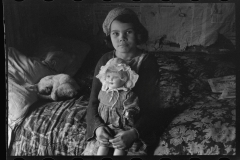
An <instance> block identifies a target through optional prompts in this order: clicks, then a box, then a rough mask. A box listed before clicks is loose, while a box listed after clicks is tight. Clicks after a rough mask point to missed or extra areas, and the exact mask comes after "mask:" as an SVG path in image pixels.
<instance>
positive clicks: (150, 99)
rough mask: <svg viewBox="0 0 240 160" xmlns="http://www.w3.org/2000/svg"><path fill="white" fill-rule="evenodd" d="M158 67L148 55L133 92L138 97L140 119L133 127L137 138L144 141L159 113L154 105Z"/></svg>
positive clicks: (154, 60)
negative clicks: (137, 135)
mask: <svg viewBox="0 0 240 160" xmlns="http://www.w3.org/2000/svg"><path fill="white" fill-rule="evenodd" d="M158 70H159V67H158V64H157V62H156V59H155V58H154V57H153V56H152V55H148V56H147V57H146V59H145V61H143V62H142V66H141V67H140V70H139V81H138V82H137V84H136V86H135V88H134V92H135V93H136V94H137V95H138V98H139V106H140V118H139V119H138V121H137V122H136V124H135V125H134V128H135V129H136V130H137V132H138V134H139V138H141V139H144V137H145V135H147V134H149V133H150V132H149V131H150V130H152V129H153V128H154V124H156V118H157V116H158V115H157V114H158V113H159V111H158V108H159V106H157V104H156V103H155V102H156V101H155V100H156V98H158V97H157V96H158V95H157V94H156V90H157V89H158V80H159V71H158Z"/></svg>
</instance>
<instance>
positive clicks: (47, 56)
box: [7, 38, 90, 146]
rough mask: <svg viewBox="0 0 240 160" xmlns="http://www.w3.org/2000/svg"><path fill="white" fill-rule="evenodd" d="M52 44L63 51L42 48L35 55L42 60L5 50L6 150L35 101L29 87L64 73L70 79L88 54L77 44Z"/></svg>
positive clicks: (88, 48) (66, 42)
mask: <svg viewBox="0 0 240 160" xmlns="http://www.w3.org/2000/svg"><path fill="white" fill-rule="evenodd" d="M51 40H53V39H51V38H50V39H48V45H50V46H51V45H52V44H51ZM55 40H56V41H57V40H59V41H60V42H61V43H62V44H65V49H64V50H63V49H62V48H60V47H63V45H62V46H56V47H53V48H45V50H44V52H41V51H39V52H38V53H39V55H42V57H37V56H35V57H28V56H26V55H24V54H23V53H21V52H19V51H18V50H17V49H15V48H13V47H9V48H8V51H7V56H8V58H7V60H8V146H9V145H10V143H11V137H12V132H13V130H14V129H15V127H16V126H18V125H19V124H20V123H21V122H22V120H23V118H24V117H25V115H26V113H27V112H28V110H29V108H31V107H32V104H33V103H35V102H36V101H37V100H38V97H37V93H36V91H33V90H31V89H30V88H29V86H31V85H34V84H36V83H38V82H39V80H40V79H41V78H43V77H45V76H48V75H55V74H59V73H65V74H68V75H70V76H74V75H75V74H76V72H77V71H78V69H79V68H80V67H81V64H82V62H83V61H84V59H85V57H86V55H87V53H88V52H89V51H90V46H89V45H88V44H86V43H83V42H81V41H76V40H67V39H62V38H61V39H59V38H55ZM66 46H68V47H69V48H66ZM40 53H42V54H40Z"/></svg>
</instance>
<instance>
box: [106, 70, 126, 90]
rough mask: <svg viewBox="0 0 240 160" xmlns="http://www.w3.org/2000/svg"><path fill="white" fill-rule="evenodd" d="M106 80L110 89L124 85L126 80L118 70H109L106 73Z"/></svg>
mask: <svg viewBox="0 0 240 160" xmlns="http://www.w3.org/2000/svg"><path fill="white" fill-rule="evenodd" d="M106 82H107V84H108V87H109V89H116V88H119V87H122V86H123V85H124V84H125V82H126V80H125V79H122V78H121V75H120V74H119V73H117V72H107V73H106Z"/></svg>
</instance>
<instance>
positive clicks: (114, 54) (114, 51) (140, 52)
mask: <svg viewBox="0 0 240 160" xmlns="http://www.w3.org/2000/svg"><path fill="white" fill-rule="evenodd" d="M142 54H143V52H142V50H140V49H139V54H138V55H136V56H134V57H133V58H131V59H130V60H124V61H126V62H131V61H132V60H134V59H136V58H137V57H139V56H141V55H142ZM113 58H119V57H117V56H116V50H113Z"/></svg>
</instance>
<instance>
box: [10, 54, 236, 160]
mask: <svg viewBox="0 0 240 160" xmlns="http://www.w3.org/2000/svg"><path fill="white" fill-rule="evenodd" d="M153 54H155V57H156V59H157V61H158V64H159V74H160V76H159V77H160V84H159V107H161V108H164V109H170V110H171V111H172V112H171V113H170V114H171V115H172V114H173V112H175V111H178V112H179V113H178V114H176V115H175V116H174V117H173V118H172V119H170V121H169V124H167V127H166V128H164V131H163V132H159V134H158V137H159V140H158V142H157V146H156V148H155V149H154V151H153V154H154V155H235V154H236V127H235V123H236V102H235V101H236V98H231V99H222V100H219V99H218V97H219V96H220V94H218V93H212V91H211V88H210V86H209V84H208V82H207V79H209V78H216V77H223V76H227V75H236V73H235V64H234V56H233V55H208V54H203V53H189V54H188V53H160V52H159V53H153ZM83 74H84V73H83ZM88 74H92V72H89V71H88ZM91 76H92V75H89V76H85V78H82V80H81V81H84V82H85V81H86V84H88V85H90V84H91V82H88V81H90V80H91V78H89V77H91ZM83 95H84V94H83ZM88 97H89V96H80V97H79V98H77V99H71V100H68V101H61V102H51V103H49V102H45V103H43V102H42V103H43V104H41V103H39V104H34V105H33V106H34V107H33V108H37V109H36V110H33V111H32V112H30V113H29V115H28V116H26V119H25V120H24V121H23V123H22V124H21V126H19V127H18V128H17V130H16V135H15V137H14V141H13V144H12V148H11V155H14V156H22V155H31V156H33V155H34V156H36V155H44V156H46V155H81V154H82V152H83V150H84V148H85V146H86V143H85V136H84V135H85V132H86V121H85V118H86V117H85V115H86V108H87V104H88ZM166 117H168V115H166ZM161 129H162V128H161ZM161 129H160V130H161ZM141 154H142V153H129V155H141Z"/></svg>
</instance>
